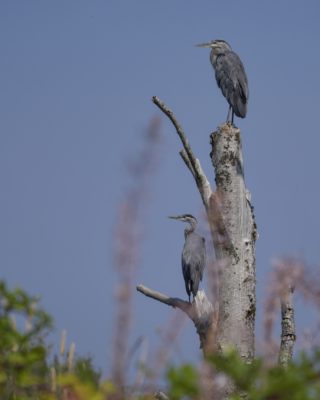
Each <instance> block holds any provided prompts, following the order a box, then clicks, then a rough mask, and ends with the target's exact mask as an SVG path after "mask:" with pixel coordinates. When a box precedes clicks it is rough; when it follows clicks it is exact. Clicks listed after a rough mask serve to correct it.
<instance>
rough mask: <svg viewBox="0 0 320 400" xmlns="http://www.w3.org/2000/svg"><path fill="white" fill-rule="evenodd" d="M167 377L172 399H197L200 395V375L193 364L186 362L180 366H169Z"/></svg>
mask: <svg viewBox="0 0 320 400" xmlns="http://www.w3.org/2000/svg"><path fill="white" fill-rule="evenodd" d="M167 378H168V381H169V398H170V399H171V400H179V399H182V398H189V399H196V398H197V397H198V395H199V375H198V371H197V370H196V369H195V368H194V367H193V366H192V365H190V364H184V365H182V366H181V367H179V368H174V367H171V368H169V370H168V373H167Z"/></svg>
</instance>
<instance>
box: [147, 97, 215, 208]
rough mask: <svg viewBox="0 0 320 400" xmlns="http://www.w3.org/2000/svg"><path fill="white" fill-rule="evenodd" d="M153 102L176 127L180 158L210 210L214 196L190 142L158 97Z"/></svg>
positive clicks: (171, 113) (153, 98)
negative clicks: (212, 196) (181, 148)
mask: <svg viewBox="0 0 320 400" xmlns="http://www.w3.org/2000/svg"><path fill="white" fill-rule="evenodd" d="M152 101H153V102H154V104H155V105H156V106H158V107H159V108H160V110H161V111H162V112H163V113H164V114H165V115H166V116H167V117H168V118H169V119H170V121H171V122H172V124H173V126H174V127H175V129H176V131H177V134H178V136H179V138H180V140H181V143H182V145H183V150H182V151H180V156H181V158H182V159H183V161H184V162H185V164H186V166H187V167H188V169H189V170H190V172H191V174H192V175H193V177H194V179H195V181H196V184H197V186H198V189H199V192H200V195H201V197H202V201H203V204H204V206H205V208H206V209H207V210H208V207H209V199H210V196H211V194H212V190H211V186H210V183H209V181H208V179H207V177H206V175H205V173H204V172H203V170H202V167H201V164H200V161H199V160H198V159H197V158H196V157H195V155H194V154H193V151H192V149H191V146H190V144H189V141H188V139H187V137H186V135H185V133H184V131H183V129H182V127H181V125H180V124H179V122H178V121H177V119H176V117H175V115H174V114H173V112H172V111H171V110H170V109H169V108H168V107H167V106H166V105H165V104H164V103H163V102H162V101H161V100H160V99H159V98H158V97H157V96H153V97H152Z"/></svg>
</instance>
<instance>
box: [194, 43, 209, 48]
mask: <svg viewBox="0 0 320 400" xmlns="http://www.w3.org/2000/svg"><path fill="white" fill-rule="evenodd" d="M196 47H212V43H201V44H196Z"/></svg>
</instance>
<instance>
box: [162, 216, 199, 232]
mask: <svg viewBox="0 0 320 400" xmlns="http://www.w3.org/2000/svg"><path fill="white" fill-rule="evenodd" d="M168 218H171V219H176V220H178V221H182V222H187V223H189V224H190V226H191V228H192V229H194V228H195V227H196V225H197V222H198V221H197V219H196V218H195V217H194V216H193V215H191V214H183V215H177V216H170V217H168Z"/></svg>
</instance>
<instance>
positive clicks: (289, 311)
mask: <svg viewBox="0 0 320 400" xmlns="http://www.w3.org/2000/svg"><path fill="white" fill-rule="evenodd" d="M293 291H294V289H293V287H292V286H289V287H288V288H287V290H285V292H284V293H283V295H282V298H281V345H280V352H279V364H280V365H282V366H284V367H286V366H287V365H288V363H289V362H290V361H291V360H292V353H293V346H294V343H295V341H296V334H295V324H294V308H293V302H292V295H293Z"/></svg>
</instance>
